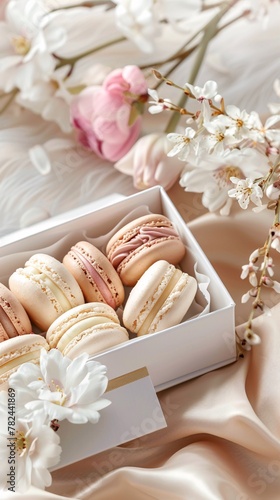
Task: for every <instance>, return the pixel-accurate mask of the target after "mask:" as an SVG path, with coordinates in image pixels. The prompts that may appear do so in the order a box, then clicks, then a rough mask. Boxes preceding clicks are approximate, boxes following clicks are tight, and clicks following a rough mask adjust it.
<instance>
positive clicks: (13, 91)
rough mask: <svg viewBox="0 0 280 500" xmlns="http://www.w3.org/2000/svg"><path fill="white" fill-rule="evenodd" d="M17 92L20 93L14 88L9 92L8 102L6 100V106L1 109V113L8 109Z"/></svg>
mask: <svg viewBox="0 0 280 500" xmlns="http://www.w3.org/2000/svg"><path fill="white" fill-rule="evenodd" d="M17 93H18V89H14V90H12V92H10V93H9V94H7V96H8V100H7V102H5V104H4V106H3V107H2V108H1V109H0V115H1V114H2V113H4V111H6V109H7V108H8V107H9V106H10V104H11V102H12V101H13V100H14V98H15V96H16V95H17ZM1 97H2V96H1Z"/></svg>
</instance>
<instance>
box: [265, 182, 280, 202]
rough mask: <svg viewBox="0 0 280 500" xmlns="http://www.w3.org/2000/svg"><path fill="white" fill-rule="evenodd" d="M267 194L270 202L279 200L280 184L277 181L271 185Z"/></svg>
mask: <svg viewBox="0 0 280 500" xmlns="http://www.w3.org/2000/svg"><path fill="white" fill-rule="evenodd" d="M265 193H266V196H267V197H268V198H269V199H270V200H278V198H279V196H280V182H279V181H276V182H274V183H273V184H270V185H269V186H268V187H267V189H266V192H265Z"/></svg>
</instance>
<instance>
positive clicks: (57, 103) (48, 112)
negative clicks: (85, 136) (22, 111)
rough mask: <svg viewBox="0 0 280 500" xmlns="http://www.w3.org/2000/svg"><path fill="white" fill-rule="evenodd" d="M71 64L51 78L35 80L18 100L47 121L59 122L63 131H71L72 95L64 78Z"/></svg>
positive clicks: (19, 95) (18, 96)
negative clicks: (46, 80) (70, 109)
mask: <svg viewBox="0 0 280 500" xmlns="http://www.w3.org/2000/svg"><path fill="white" fill-rule="evenodd" d="M68 72H69V66H63V67H61V68H59V69H58V70H56V71H54V73H53V74H52V76H51V78H50V80H49V81H48V82H45V81H43V80H41V81H38V82H35V83H34V85H32V87H31V88H30V89H27V90H23V91H21V92H20V93H19V94H18V95H17V98H16V101H17V102H18V103H19V104H20V105H21V106H23V107H24V108H27V109H30V110H31V111H33V113H36V114H38V115H41V116H42V118H43V119H44V120H46V121H53V122H55V123H57V125H58V126H59V127H60V129H61V130H62V131H63V132H66V133H67V132H71V130H72V125H71V123H70V113H69V106H70V103H71V100H72V97H73V96H72V95H71V94H70V93H69V92H68V91H67V88H66V87H65V83H64V78H65V77H66V76H67V73H68Z"/></svg>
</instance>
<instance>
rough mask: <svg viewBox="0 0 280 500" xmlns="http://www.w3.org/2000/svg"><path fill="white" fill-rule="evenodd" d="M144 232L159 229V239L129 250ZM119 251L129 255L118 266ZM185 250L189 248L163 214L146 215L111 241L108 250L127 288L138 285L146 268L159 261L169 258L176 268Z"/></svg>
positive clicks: (108, 254)
mask: <svg viewBox="0 0 280 500" xmlns="http://www.w3.org/2000/svg"><path fill="white" fill-rule="evenodd" d="M143 229H144V230H145V231H147V232H148V233H149V231H151V232H153V231H154V230H156V231H158V232H159V236H158V237H154V239H152V238H151V239H149V238H145V237H144V238H143V242H142V243H141V238H140V241H139V244H136V245H135V246H134V245H133V249H131V250H130V251H129V247H130V243H131V242H132V241H133V239H134V238H136V239H137V238H139V234H140V232H141V230H143ZM161 231H162V234H160V233H161ZM165 233H166V234H165ZM126 248H128V250H127V251H126ZM116 251H117V252H120V253H121V252H122V251H123V252H124V255H125V254H127V255H126V256H124V258H123V259H122V260H121V262H120V263H117V264H116V263H115V262H114V261H115V260H116V259H114V254H115V252H116ZM185 251H186V249H185V246H184V244H183V242H182V241H181V239H180V237H179V235H178V233H177V232H176V230H175V228H174V227H173V224H172V222H171V221H170V220H169V219H168V218H167V217H165V216H164V215H160V214H150V215H147V216H143V217H140V218H138V219H136V220H134V221H133V222H131V223H129V224H127V225H126V226H124V227H123V228H121V229H120V230H119V231H118V232H117V233H116V234H115V235H114V236H113V237H112V238H111V239H110V240H109V242H108V244H107V247H106V254H107V256H108V258H109V260H110V261H111V262H112V263H113V265H114V267H115V268H116V270H117V272H118V274H119V276H120V278H121V281H122V283H123V284H124V285H127V286H133V285H135V284H136V282H137V281H138V280H139V278H140V277H141V276H142V274H143V273H144V272H145V271H146V269H148V267H149V266H151V265H152V264H153V263H154V262H156V261H158V260H159V259H165V260H166V261H168V262H170V263H171V264H174V265H175V264H178V263H179V262H180V261H181V259H182V258H183V256H184V255H185Z"/></svg>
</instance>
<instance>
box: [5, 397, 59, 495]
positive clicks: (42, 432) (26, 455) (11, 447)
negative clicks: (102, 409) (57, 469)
mask: <svg viewBox="0 0 280 500" xmlns="http://www.w3.org/2000/svg"><path fill="white" fill-rule="evenodd" d="M16 404H17V403H16ZM16 409H17V406H16ZM10 411H11V410H10ZM16 413H17V411H16ZM7 417H8V406H7V393H6V392H4V391H2V392H1V395H0V422H1V426H0V428H1V430H0V460H1V464H3V465H2V466H1V467H3V469H4V471H5V472H6V474H7V470H8V468H7V464H8V460H7V459H8V457H10V459H11V457H12V458H13V457H14V458H15V461H16V464H15V483H16V484H15V491H20V492H25V491H27V490H28V489H29V487H30V486H31V485H33V486H35V487H37V488H40V489H44V488H45V487H46V486H50V485H51V482H52V479H51V474H50V472H49V471H48V469H49V468H50V467H53V466H54V465H56V464H57V463H58V462H59V460H60V454H61V446H60V445H59V443H60V438H59V436H58V435H57V434H56V433H55V432H54V431H53V429H52V428H51V427H50V425H49V424H48V425H47V424H46V423H45V416H44V415H42V414H40V415H38V414H37V415H34V418H32V419H31V420H29V421H26V420H22V419H21V418H18V415H16V417H17V418H16V426H15V430H13V428H14V426H13V425H10V424H9V425H8V422H7ZM12 420H13V419H11V418H10V422H11V421H12ZM2 472H3V470H2V471H1V474H0V478H1V487H4V485H5V484H6V486H7V477H8V476H7V475H6V477H4V474H2Z"/></svg>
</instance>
